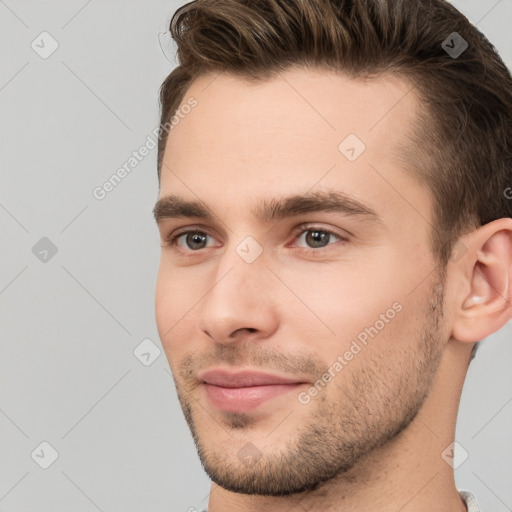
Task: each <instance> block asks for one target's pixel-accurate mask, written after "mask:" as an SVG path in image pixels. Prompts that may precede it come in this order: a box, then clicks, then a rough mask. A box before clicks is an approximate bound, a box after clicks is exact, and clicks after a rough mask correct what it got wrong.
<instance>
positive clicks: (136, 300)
mask: <svg viewBox="0 0 512 512" xmlns="http://www.w3.org/2000/svg"><path fill="white" fill-rule="evenodd" d="M181 3H182V2H175V1H167V2H164V1H160V0H153V1H151V2H148V1H146V2H143V1H142V0H138V1H133V0H131V1H127V0H123V1H121V0H117V1H105V0H103V1H100V0H89V1H84V0H80V1H75V0H73V1H70V0H66V1H64V0H61V1H52V2H41V1H35V0H32V1H25V0H23V1H22V0H18V1H15V0H0V38H1V42H0V52H1V64H2V65H1V66H0V107H1V117H0V119H1V121H0V130H1V131H0V145H1V147H0V168H1V173H2V181H1V183H2V186H1V189H0V223H1V230H2V265H1V270H0V310H1V322H2V338H1V344H2V345H1V349H0V350H1V352H0V353H1V357H0V379H1V381H0V509H1V510H3V511H4V512H21V511H25V512H28V511H31V512H59V511H69V510H73V511H74V512H81V511H84V512H93V511H95V510H100V511H103V512H113V511H123V512H130V511H142V510H144V511H146V512H150V511H151V512H153V511H154V512H157V511H186V510H188V509H189V507H196V508H198V509H199V508H200V507H201V506H204V505H206V503H207V496H208V491H209V481H208V478H207V477H206V475H205V474H204V472H203V471H202V468H201V465H200V463H199V459H198V457H197V455H196V452H195V447H194V445H193V442H192V439H191V436H190V434H189V431H188V428H187V426H186V423H185V421H184V419H183V417H182V413H181V409H180V408H179V404H178V402H177V399H176V396H175V391H174V385H173V382H172V379H171V376H170V374H169V367H168V364H167V361H166V359H165V356H164V354H163V352H162V353H161V354H160V356H159V357H156V359H154V358H155V356H156V355H157V353H156V352H154V353H153V352H151V354H152V355H151V361H153V362H152V364H151V365H149V366H145V365H144V364H142V362H141V361H140V360H139V359H137V358H136V357H135V356H134V353H133V351H134V349H135V348H136V347H137V346H138V345H139V344H140V343H141V342H142V341H143V340H145V339H150V340H152V342H153V343H154V345H155V347H159V348H160V349H161V345H160V342H159V340H158V334H157V330H156V325H155V320H154V309H153V307H154V287H155V280H156V273H157V267H158V260H159V238H158V232H157V229H156V225H155V224H154V221H153V219H152V214H151V210H152V207H153V205H154V202H155V200H156V198H157V193H158V188H157V180H156V149H154V150H152V151H151V152H150V154H149V155H148V156H147V157H146V158H145V159H144V160H143V161H141V162H140V163H139V164H138V166H137V167H136V168H135V169H134V170H133V171H132V172H131V173H130V174H129V175H128V176H127V177H126V178H125V179H124V180H123V181H122V183H120V184H119V185H118V186H117V187H116V188H115V189H114V190H113V191H112V192H111V193H109V194H108V195H107V197H106V198H105V199H104V200H102V201H99V200H97V199H95V198H94V197H93V195H92V190H93V189H94V187H96V186H101V184H102V183H103V182H104V181H106V180H107V179H108V178H109V177H110V176H111V175H112V173H114V172H115V171H116V170H117V169H118V168H119V167H120V166H121V165H122V164H123V163H124V162H126V160H127V159H128V158H129V157H130V156H131V153H132V152H133V151H135V150H137V149H138V148H139V147H140V146H141V145H142V144H143V143H144V142H145V141H146V137H147V136H148V135H149V134H150V133H151V131H152V130H153V129H154V128H155V127H156V126H157V125H158V101H157V90H158V87H159V85H160V83H161V82H162V80H163V79H164V77H165V76H166V75H167V73H168V72H169V71H170V70H171V69H172V67H173V66H174V65H175V60H174V46H173V45H172V44H169V43H168V42H167V43H165V42H164V44H163V48H164V50H165V52H163V51H162V49H161V47H160V44H159V37H158V32H159V31H164V30H165V27H166V23H165V20H166V19H167V20H168V19H170V16H171V15H172V13H173V12H174V10H175V9H176V7H177V6H178V5H180V4H181ZM455 4H456V6H457V7H459V9H461V10H462V11H463V12H464V13H465V14H466V15H468V17H469V18H470V19H471V20H472V21H473V22H474V23H476V24H478V26H479V27H480V28H481V29H482V30H483V31H484V33H486V34H487V35H488V37H489V38H490V39H491V41H492V42H493V43H494V44H495V45H496V46H497V47H498V49H499V50H500V52H501V54H502V56H503V58H504V60H505V61H506V62H507V64H508V65H509V66H511V65H512V36H511V35H510V26H511V22H512V0H501V1H499V2H496V0H489V1H483V0H474V1H457V2H455ZM43 31H47V32H48V33H50V34H51V36H52V37H53V38H54V39H55V40H56V41H57V43H58V45H59V47H58V49H57V50H56V51H55V52H54V53H53V54H52V55H51V56H49V57H48V58H46V59H43V58H42V57H40V55H39V54H38V53H36V51H34V50H33V49H32V47H31V43H32V41H34V40H35V41H36V43H37V44H39V47H42V46H43V44H44V50H45V51H48V49H49V48H51V47H50V43H51V42H50V40H49V39H45V40H44V42H43V43H41V37H39V34H41V32H43ZM43 37H47V36H43ZM42 50H43V49H41V51H42ZM165 55H167V58H166V56H165ZM511 186H512V183H511ZM43 237H47V238H49V239H50V240H51V242H52V243H53V244H54V245H55V246H56V248H57V253H56V254H55V255H53V256H51V252H50V253H48V255H46V259H47V261H45V262H44V261H40V259H39V258H40V257H44V253H40V255H39V257H36V255H35V254H34V253H33V251H32V248H33V247H34V245H35V244H36V243H37V242H38V241H39V240H40V239H41V238H43ZM41 243H43V244H44V242H41ZM43 249H44V247H43V248H42V249H41V248H39V250H41V251H42V250H43ZM36 252H37V251H36ZM511 334H512V325H511V324H507V326H505V327H504V328H503V329H502V330H501V331H500V332H498V333H496V334H495V335H493V336H492V337H490V338H488V339H487V340H486V341H485V342H484V343H483V344H482V346H481V348H480V350H479V353H478V356H477V359H476V360H475V361H474V362H473V363H472V365H471V367H470V370H469V374H468V377H467V382H466V387H465V390H464V394H463V399H462V403H461V408H460V414H459V421H458V429H457V441H458V442H459V443H460V445H461V446H462V447H464V450H466V451H467V452H468V454H469V457H468V458H467V460H466V461H465V462H464V463H463V464H462V465H461V466H460V467H459V469H458V470H457V472H456V480H457V485H458V486H459V488H461V489H468V490H471V491H473V492H474V493H475V494H476V496H477V499H478V500H479V502H480V504H481V506H482V510H483V512H490V511H492V512H506V511H512V483H511V482H512V440H511V432H512V372H511V371H510V362H511V361H512V343H510V338H511ZM146 343H149V342H146ZM152 350H153V351H156V348H153V349H152ZM145 357H146V359H147V358H148V357H149V356H145ZM153 359H154V360H153ZM433 435H434V434H433ZM43 441H46V442H48V443H50V445H51V446H52V447H53V448H54V449H55V450H56V451H57V452H58V458H57V459H56V460H55V462H54V463H53V464H52V465H51V466H50V467H49V468H48V469H42V468H41V467H40V465H41V464H43V465H44V464H45V463H48V462H51V452H50V450H49V449H48V448H45V446H44V445H43V446H42V447H41V446H40V443H41V442H43ZM34 450H35V451H34ZM41 450H42V451H41ZM32 453H34V455H33V456H31V454H32ZM456 453H458V457H460V455H461V454H462V453H463V452H462V450H460V449H457V451H456ZM191 510H192V509H191Z"/></svg>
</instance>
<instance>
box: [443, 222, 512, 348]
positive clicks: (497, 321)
mask: <svg viewBox="0 0 512 512" xmlns="http://www.w3.org/2000/svg"><path fill="white" fill-rule="evenodd" d="M464 244H465V245H466V246H467V247H468V251H467V252H466V254H465V255H464V258H463V260H461V261H460V262H458V263H457V265H458V269H457V272H459V274H458V275H459V276H460V279H462V280H464V281H465V282H464V286H463V287H461V289H464V290H466V292H465V293H464V294H462V293H461V294H460V295H459V296H458V297H457V303H456V304H455V311H454V313H455V317H454V323H453V327H452V337H453V338H455V339H456V340H458V341H462V342H468V343H474V342H476V341H480V340H482V339H484V338H486V337H487V336H489V335H491V334H493V333H494V332H496V331H498V330H499V329H501V328H502V327H503V326H504V325H505V323H506V322H507V321H508V320H509V319H510V318H511V317H512V219H511V218H502V219H498V220H495V221H493V222H490V223H488V224H485V225H484V226H481V227H480V228H478V229H476V230H475V231H474V232H472V233H471V234H470V235H468V236H466V237H465V239H464ZM468 288H469V292H467V290H468Z"/></svg>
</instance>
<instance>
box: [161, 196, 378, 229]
mask: <svg viewBox="0 0 512 512" xmlns="http://www.w3.org/2000/svg"><path fill="white" fill-rule="evenodd" d="M315 212H333V213H340V214H343V215H346V216H349V217H358V218H360V219H361V220H364V221H372V222H374V223H377V224H382V219H381V217H380V216H379V215H378V214H377V212H376V211H375V210H373V209H372V208H370V207H369V206H366V205H364V204H363V203H361V202H359V201H357V200H356V199H354V198H352V197H350V196H348V195H347V194H344V193H342V192H334V191H330V192H309V193H305V194H296V195H292V196H288V197H284V198H278V199H271V200H263V201H261V202H260V204H258V205H257V206H256V208H254V209H253V210H252V213H253V215H254V216H255V217H256V218H257V219H259V220H260V221H261V222H265V223H269V222H272V221H275V220H282V219H285V218H288V217H293V216H297V215H303V214H306V213H315ZM153 216H154V218H155V220H156V222H157V224H158V223H159V222H160V221H162V220H163V219H167V218H182V217H185V218H197V219H204V220H213V218H214V217H215V215H214V214H213V213H212V212H211V210H210V209H209V208H208V207H207V206H206V205H205V204H204V203H202V202H200V201H188V200H185V199H183V198H181V197H179V196H176V195H169V196H166V197H162V198H161V199H159V200H158V201H157V202H156V204H155V207H154V208H153Z"/></svg>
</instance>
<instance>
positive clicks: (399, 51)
mask: <svg viewBox="0 0 512 512" xmlns="http://www.w3.org/2000/svg"><path fill="white" fill-rule="evenodd" d="M170 32H171V36H172V37H173V39H174V40H175V41H176V43H177V56H178V66H177V67H175V68H174V69H173V70H172V72H171V73H170V74H169V75H168V76H167V78H166V79H165V81H164V82H163V84H162V86H161V88H160V105H161V124H162V125H164V124H165V123H166V122H168V121H169V119H170V118H171V117H172V116H173V115H174V114H175V112H176V110H177V109H178V107H179V105H180V103H181V101H182V100H183V98H184V95H185V93H186V91H187V89H188V88H189V86H190V85H191V84H192V82H193V81H194V80H195V79H196V78H198V77H200V76H202V75H205V74H207V73H229V74H233V75H236V76H238V77H240V78H245V79H247V80H250V81H259V80H267V79H269V78H272V77H275V76H277V75H278V74H279V73H280V72H283V71H285V70H287V69H289V68H291V67H297V66H298V67H303V68H304V69H308V68H316V69H326V70H330V71H335V72H339V73H343V74H345V75H347V76H349V77H352V78H354V79H358V78H361V79H363V78H364V79H368V78H374V77H375V78H377V77H379V76H386V75H388V76H395V77H397V78H399V79H402V80H404V81H405V82H406V83H407V84H408V85H409V86H410V88H411V90H412V89H414V90H415V92H416V94H417V97H418V99H419V114H418V115H417V116H415V119H414V120H413V121H412V123H411V130H410V134H409V135H408V139H409V140H408V143H407V144H403V145H401V146H400V148H399V152H398V155H399V158H400V160H401V161H402V162H403V163H404V165H406V167H407V168H408V169H409V170H410V171H411V172H412V173H414V175H415V176H416V178H417V179H418V180H419V181H420V182H421V183H423V184H425V185H426V186H427V187H428V189H429V190H430V191H431V195H432V201H433V208H432V211H433V212H434V213H433V216H434V217H433V220H432V226H431V229H430V248H431V250H432V253H433V254H434V256H435V258H436V260H437V261H438V262H439V264H440V266H441V267H443V268H444V267H445V266H446V265H447V263H448V261H449V260H450V258H451V257H452V254H454V244H455V242H456V241H457V239H458V238H459V237H460V236H461V235H463V234H465V233H467V232H470V231H472V230H473V229H475V228H476V227H478V226H481V225H484V224H487V223H488V222H491V221H493V220H496V219H499V218H502V217H512V201H511V200H510V199H509V198H508V197H507V196H508V194H507V193H506V190H507V189H508V187H509V186H511V185H512V77H511V74H510V71H509V70H508V69H507V67H506V65H505V64H504V63H503V61H502V60H501V58H500V56H499V55H498V53H497V51H496V50H495V48H494V46H493V45H492V44H491V43H490V42H489V41H488V40H487V39H486V37H485V36H484V35H483V34H482V33H481V32H480V31H479V30H478V29H477V28H476V27H475V26H474V25H472V24H471V23H470V22H469V20H468V19H467V18H466V17H465V16H464V15H463V14H462V13H460V12H459V11H458V10H457V9H456V8H455V7H453V6H452V5H451V4H449V3H448V2H446V1H443V0H298V1H297V0H197V1H193V2H190V3H187V4H185V5H183V6H182V7H180V8H179V9H178V10H177V11H176V12H175V13H174V15H173V17H172V19H171V22H170ZM466 44H467V47H466ZM167 136H168V132H167V133H165V134H164V135H163V137H162V138H160V139H159V144H158V176H159V178H160V174H161V167H162V159H163V154H164V150H165V145H166V141H167ZM459 249H460V247H459ZM462 249H463V248H462ZM459 252H460V251H459ZM475 347H476V346H475Z"/></svg>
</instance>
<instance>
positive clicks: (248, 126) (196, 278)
mask: <svg viewBox="0 0 512 512" xmlns="http://www.w3.org/2000/svg"><path fill="white" fill-rule="evenodd" d="M409 87H410V86H407V85H406V84H405V83H403V82H399V81H396V80H395V81H391V80H390V79H384V78H379V79H376V80H373V81H367V82H363V81H355V80H353V79H350V78H347V77H344V76H342V75H334V74H332V73H328V72H324V71H320V70H317V71H311V70H310V71H307V72H306V71H302V70H289V71H288V72H286V73H284V74H281V75H280V76H279V77H278V78H275V79H272V80H269V81H265V82H261V83H258V84H250V83H247V82H244V81H242V80H240V79H238V78H235V77H233V76H228V75H222V74H221V75H218V76H216V77H215V76H214V75H209V76H205V77H202V78H200V79H198V80H196V81H195V82H194V83H193V84H192V86H191V87H190V89H189V90H188V91H187V93H186V94H185V98H184V99H183V104H185V103H186V102H187V100H189V98H190V97H194V98H195V99H196V100H197V106H195V108H193V109H192V110H191V111H190V113H189V114H188V115H186V116H185V117H184V118H183V119H181V120H180V122H179V124H177V125H176V126H175V127H174V128H173V130H172V131H171V133H170V136H169V139H168V142H167V147H166V152H165V155H164V164H163V167H162V175H161V194H160V199H161V198H166V197H167V196H170V195H172V196H175V197H177V198H179V200H176V199H175V200H173V201H172V202H168V204H167V205H166V206H165V205H163V206H162V207H161V208H159V209H158V212H157V213H159V214H160V218H159V229H160V234H161V237H162V245H163V247H162V253H161V263H160V269H159V274H158V282H157V290H156V319H157V325H158V331H159V334H160V338H161V340H162V343H163V346H164V349H165V351H166V354H167V357H168V360H169V364H170V367H171V370H172V373H173V376H174V380H175V383H176V388H177V392H178V397H179V400H180V403H181V405H182V408H183V411H184V413H185V417H186V419H187V422H188V424H189V426H190V428H191V431H192V434H193V436H194V439H195V442H196V444H197V447H198V452H199V456H200V458H201V461H202V464H203V465H204V467H205V469H206V471H207V472H208V474H209V476H210V477H211V478H212V480H213V481H214V482H216V483H218V484H219V485H221V486H223V487H225V488H226V489H230V490H233V491H236V492H242V493H246V494H252V493H255V494H268V495H284V494H289V493H293V492H297V491H302V490H307V489H313V488H315V487H316V486H317V485H318V484H319V483H320V482H322V481H325V480H328V479H331V478H333V477H334V476H335V475H337V474H340V473H342V472H343V471H346V470H348V469H350V468H352V467H354V465H355V464H356V462H357V461H360V460H362V458H363V457H365V456H369V455H371V453H372V451H373V450H375V449H376V448H377V447H379V446H382V445H383V444H384V443H386V442H387V441H388V440H390V439H392V438H393V437H394V436H396V435H397V434H398V433H399V432H400V431H401V430H402V429H403V428H405V427H406V426H407V425H408V424H409V423H410V422H411V421H412V420H413V419H414V417H415V416H416V414H417V412H418V411H419V409H420V408H421V406H422V404H423V402H424V400H425V397H426V395H427V393H428V390H429V387H430V385H431V383H432V381H433V378H434V377H435V373H436V370H437V368H438V365H439V361H440V358H441V356H442V353H443V350H444V348H445V346H446V343H447V342H448V339H449V330H447V329H446V322H444V321H441V318H442V303H443V279H442V276H441V277H440V273H439V268H437V262H436V261H435V260H434V258H433V256H432V254H431V252H430V246H429V230H430V229H431V225H430V223H431V222H432V218H433V212H432V205H431V199H430V193H429V191H428V189H427V188H425V187H424V186H422V185H421V184H420V183H419V182H418V181H416V179H415V178H414V176H413V175H412V174H411V173H410V172H409V171H407V170H405V169H404V166H403V164H401V163H400V162H399V160H398V158H397V157H396V150H395V149H396V148H395V146H396V145H397V144H399V143H401V144H408V141H407V139H406V136H407V134H408V132H409V131H410V130H411V122H412V120H413V118H414V116H415V115H416V111H417V110H416V99H415V96H414V94H413V93H409V94H407V93H408V89H409ZM188 110H189V109H187V111H188ZM351 134H353V135H351ZM347 137H348V139H347ZM356 137H357V138H356ZM358 139H359V140H358ZM361 141H362V143H364V145H365V146H366V148H365V149H364V147H363V146H362V143H361ZM300 196H305V197H302V198H300ZM294 198H295V199H294ZM297 198H299V199H297ZM343 199H344V201H343ZM180 200H181V201H180ZM347 200H348V201H347ZM183 201H184V202H195V203H199V206H200V207H201V208H199V209H198V208H197V206H198V205H196V206H194V207H193V208H190V205H188V207H187V208H184V205H183V204H182V202H183ZM356 202H357V203H356ZM175 215H176V216H175ZM187 233H188V234H187ZM170 236H177V238H176V239H175V244H174V245H168V244H167V242H166V239H167V238H168V237H170ZM210 370H219V371H220V372H221V373H220V374H219V375H217V380H215V379H216V378H215V376H212V374H211V373H210V374H209V375H208V374H207V373H206V372H209V371H210ZM223 371H224V372H226V374H227V375H228V377H229V376H231V377H233V379H232V380H229V379H228V380H229V382H226V381H222V378H223V377H224V378H225V377H226V374H224V375H223V374H222V372H223ZM249 371H250V372H264V373H266V374H271V375H272V376H277V377H281V378H286V379H288V380H289V381H292V382H293V383H287V384H283V383H282V382H281V384H278V383H276V380H277V378H275V377H271V378H270V379H269V380H267V381H261V380H260V381H258V380H256V381H255V380H251V379H250V378H249V377H250V376H249V377H248V376H247V375H245V377H244V376H243V372H249ZM218 379H221V380H218ZM205 381H206V382H205ZM254 384H259V385H254ZM264 384H265V385H264ZM233 386H234V387H233ZM305 468H307V471H306V470H305Z"/></svg>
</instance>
